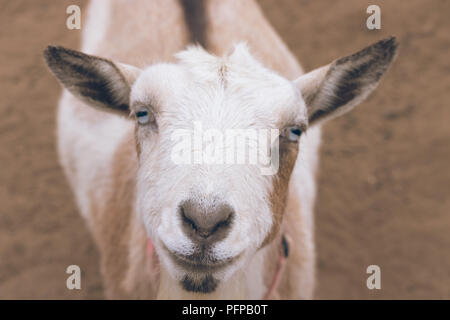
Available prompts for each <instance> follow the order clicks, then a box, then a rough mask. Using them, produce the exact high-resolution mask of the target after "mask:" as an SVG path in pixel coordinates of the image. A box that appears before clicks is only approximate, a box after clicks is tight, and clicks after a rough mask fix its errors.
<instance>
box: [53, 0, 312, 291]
mask: <svg viewBox="0 0 450 320" xmlns="http://www.w3.org/2000/svg"><path fill="white" fill-rule="evenodd" d="M205 12H206V16H207V17H208V24H207V29H206V33H205V41H206V45H207V49H208V50H209V51H211V52H213V53H215V54H217V55H222V54H224V53H225V52H226V51H228V50H229V49H230V48H231V47H232V45H233V44H234V43H236V42H238V41H242V40H244V41H247V43H248V45H249V48H250V50H251V51H252V53H254V54H255V55H256V56H257V57H258V58H259V59H260V60H261V61H262V62H263V63H264V64H265V65H266V66H267V67H269V68H272V69H273V70H275V71H278V72H279V73H280V74H281V75H283V76H284V77H286V78H288V79H294V78H296V77H298V76H299V75H301V74H302V70H301V67H300V66H299V65H298V64H297V62H296V61H295V59H294V57H293V56H292V54H291V53H290V52H289V51H288V49H287V48H286V47H285V45H284V44H283V42H282V41H281V40H280V38H279V37H278V36H277V35H276V33H275V32H274V31H273V29H272V27H271V26H270V25H269V24H268V22H267V21H266V20H265V18H264V17H263V16H262V14H261V12H260V9H259V8H258V7H257V5H256V4H255V3H254V2H253V1H220V0H212V1H206V2H205ZM83 29H84V35H83V44H82V51H84V52H87V53H90V54H95V55H99V56H103V57H107V58H111V59H114V60H116V61H120V62H124V63H129V64H134V65H136V66H138V67H142V66H145V65H148V64H151V63H154V62H162V61H171V60H173V54H175V53H176V52H178V51H180V50H182V49H184V48H185V46H186V45H187V44H188V43H189V41H190V40H191V38H192V34H191V33H190V31H189V28H188V27H187V24H186V22H185V16H184V14H183V9H182V6H180V4H179V1H176V0H165V1H137V0H136V1H108V2H106V1H96V2H93V3H92V4H91V7H90V8H89V16H88V18H87V20H86V23H85V25H84V26H83ZM130 35H132V36H130ZM124 42H125V45H124ZM58 120H59V131H58V138H59V152H60V159H61V163H62V165H63V167H64V170H65V172H66V175H67V176H68V178H69V181H70V184H71V187H72V189H73V190H74V193H75V196H76V201H77V204H78V206H79V208H80V211H81V214H82V216H83V217H84V218H85V219H86V220H87V223H88V225H89V227H90V228H91V230H92V233H93V236H94V239H95V241H96V243H97V245H98V247H99V250H100V253H101V267H102V272H103V275H104V277H105V287H106V292H107V296H108V297H110V298H156V297H158V298H192V297H200V298H202V297H204V296H202V295H198V294H192V293H188V292H185V291H183V290H181V288H179V287H178V286H177V285H176V282H174V281H171V280H170V279H169V278H168V277H169V276H168V275H166V274H165V273H164V272H162V273H161V274H160V275H156V274H155V273H154V269H155V268H154V267H155V266H154V265H152V263H151V261H150V260H149V259H148V257H147V255H146V245H147V235H146V233H145V230H144V227H143V226H142V225H140V223H139V222H138V220H137V218H136V214H135V211H134V201H135V193H134V188H135V185H136V182H135V179H136V170H137V167H138V163H137V157H136V150H135V142H134V132H133V128H134V126H133V124H132V122H131V121H129V120H127V119H123V118H120V117H116V116H114V115H110V114H107V113H105V112H101V111H97V110H95V109H93V108H91V107H89V106H87V105H85V104H83V103H82V102H80V101H79V100H77V99H76V98H74V97H72V96H71V95H70V94H69V93H67V92H65V93H64V94H63V97H62V98H61V101H60V107H59V119H58ZM319 142H320V127H319V126H315V127H313V128H311V129H309V130H308V132H307V134H305V135H303V136H302V138H301V142H300V153H299V156H298V160H297V163H296V166H295V168H294V171H293V173H292V176H291V180H290V187H289V194H288V200H287V207H286V212H285V215H284V218H283V219H284V220H283V224H282V227H281V232H284V233H286V234H288V236H289V237H290V238H292V240H293V241H292V247H291V250H290V256H289V259H288V263H287V267H286V270H285V272H284V273H283V277H282V279H281V283H280V285H279V292H278V293H279V297H280V298H286V299H289V298H291V299H298V298H311V297H312V292H313V287H314V242H313V205H314V198H315V179H314V174H315V169H316V165H317V161H318V146H319ZM278 249H279V241H278V238H276V239H275V240H274V241H272V242H271V243H270V244H268V245H267V246H265V247H264V248H262V249H261V250H259V252H258V254H257V255H256V256H255V257H254V258H253V260H252V262H251V266H248V267H247V270H251V272H249V273H246V272H245V270H244V271H241V272H237V274H236V275H234V276H233V277H232V279H230V280H229V281H228V282H227V283H223V284H221V286H220V287H219V288H218V290H217V291H216V292H214V293H213V294H211V295H210V297H211V298H253V299H258V298H262V297H263V295H264V294H265V292H266V290H267V288H268V285H269V283H270V281H271V280H272V277H273V274H274V272H275V265H276V262H277V259H276V258H275V257H276V255H277V254H278V253H277V252H278V251H277V250H278ZM159 280H161V281H159ZM163 280H164V281H163ZM159 282H161V283H164V285H162V286H161V287H160V286H159Z"/></svg>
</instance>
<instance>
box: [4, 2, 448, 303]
mask: <svg viewBox="0 0 450 320" xmlns="http://www.w3.org/2000/svg"><path fill="white" fill-rule="evenodd" d="M259 2H260V4H261V6H262V7H263V10H264V12H265V13H266V15H267V17H268V19H269V20H270V21H271V22H272V24H273V25H274V26H275V28H276V29H277V30H278V32H279V33H280V35H281V36H282V38H283V39H284V40H285V41H286V42H287V44H288V45H289V47H290V48H291V49H292V50H293V52H294V53H295V54H296V56H297V57H298V59H299V61H300V62H301V63H302V65H303V66H304V68H305V70H311V69H313V68H315V67H318V66H321V65H323V64H326V63H328V62H330V61H331V60H333V59H335V58H337V57H339V56H343V55H346V54H350V53H352V52H354V51H356V50H359V49H361V48H363V47H364V46H366V45H368V44H369V43H371V42H374V41H376V40H379V39H381V38H383V37H385V36H388V35H391V34H393V35H396V36H398V38H399V41H400V45H401V47H400V53H399V56H398V59H397V61H396V62H395V63H394V65H393V67H392V69H391V70H390V71H389V72H388V74H387V76H386V77H385V79H384V81H382V84H381V85H380V87H379V89H378V90H377V91H376V92H375V94H373V95H372V96H371V97H370V98H369V99H368V100H367V101H366V102H364V103H363V104H362V105H361V106H360V107H359V108H358V109H356V110H355V111H353V112H352V113H350V114H348V115H346V116H345V117H342V118H339V119H336V120H334V121H332V122H331V123H329V124H327V125H326V127H325V130H324V136H323V145H322V149H321V166H320V174H319V176H318V180H319V190H318V199H317V204H316V239H317V252H318V260H317V267H318V273H317V278H318V286H317V291H316V292H317V293H316V297H317V298H321V299H356V298H361V299H372V298H375V299H379V298H384V299H400V298H402V299H404V298H413V299H415V298H434V299H442V298H446V299H448V298H450V254H449V248H450V215H449V214H450V197H449V191H450V170H449V163H450V125H449V122H450V106H449V92H450V79H449V74H450V59H449V50H450V36H449V32H450V20H449V19H448V13H449V12H450V1H445V0H429V1H423V0H410V1H408V2H407V3H406V2H404V1H365V0H364V1H363V0H345V1H342V0H341V1H335V0H315V1H312V0H301V1H300V0H281V1H274V0H260V1H259ZM69 4H80V5H81V8H82V10H83V8H85V1H75V0H74V1H67V0H64V1H59V0H58V1H56V0H39V1H31V0H28V1H24V0H15V1H7V0H1V1H0V41H1V49H0V61H1V63H0V93H1V94H0V163H1V167H0V182H1V183H0V203H1V206H0V298H3V299H15V298H25V299H37V298H40V299H48V298H56V299H84V298H90V299H101V298H103V294H102V283H101V277H100V274H99V268H98V254H97V252H96V249H95V247H94V245H93V242H92V240H91V237H90V235H89V233H88V231H87V229H86V227H85V226H84V223H83V221H82V220H81V218H80V217H79V215H78V213H77V210H76V208H75V205H74V201H73V198H72V195H71V192H70V190H69V188H68V185H67V183H66V181H65V178H64V176H63V174H62V170H61V169H60V167H59V165H58V162H57V155H56V148H55V147H56V143H55V139H56V136H55V112H56V103H57V100H58V98H59V95H60V93H61V89H60V87H59V85H58V84H57V82H56V80H55V79H54V78H53V77H52V76H51V75H50V73H49V72H47V70H46V68H45V66H44V62H43V59H42V55H41V52H42V50H43V49H44V48H45V46H46V45H48V44H60V45H64V46H67V47H71V48H78V47H79V41H80V32H79V31H74V30H68V29H67V28H66V27H65V20H66V17H67V15H66V13H65V9H66V7H67V6H68V5H69ZM370 4H378V5H380V6H381V10H382V29H381V30H379V31H369V30H367V29H366V27H365V21H366V17H367V16H368V14H366V8H367V7H368V5H370ZM71 264H77V265H79V266H80V267H81V269H82V271H83V279H82V280H83V281H82V290H80V291H76V290H74V291H69V290H67V289H66V286H65V282H66V278H67V276H68V275H67V274H66V273H65V270H66V267H67V266H68V265H71ZM371 264H376V265H379V266H380V267H381V271H382V289H381V290H373V291H371V290H368V289H367V287H366V278H367V277H368V275H367V274H366V268H367V266H368V265H371Z"/></svg>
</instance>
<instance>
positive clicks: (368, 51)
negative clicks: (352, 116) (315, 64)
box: [295, 37, 397, 124]
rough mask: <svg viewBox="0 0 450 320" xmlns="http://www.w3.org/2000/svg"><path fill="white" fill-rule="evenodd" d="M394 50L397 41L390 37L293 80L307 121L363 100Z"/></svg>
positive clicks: (336, 112) (392, 55) (379, 76)
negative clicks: (300, 95) (298, 90)
mask: <svg viewBox="0 0 450 320" xmlns="http://www.w3.org/2000/svg"><path fill="white" fill-rule="evenodd" d="M396 50H397V41H396V39H395V38H394V37H391V38H388V39H385V40H381V41H379V42H377V43H375V44H373V45H371V46H369V47H367V48H365V49H363V50H361V51H359V52H357V53H355V54H353V55H350V56H347V57H344V58H341V59H338V60H336V61H334V62H333V63H331V64H330V65H327V66H324V67H321V68H318V69H315V70H313V71H311V72H309V73H307V74H305V75H303V76H301V77H300V78H298V79H297V80H295V84H296V85H297V87H298V88H299V89H300V91H301V93H302V96H303V99H304V100H305V103H306V107H307V109H308V118H309V123H310V124H314V123H317V122H319V121H322V120H325V119H330V118H332V117H335V116H338V115H341V114H343V113H345V112H347V111H349V110H351V109H352V108H353V107H354V106H356V105H357V104H358V103H360V102H362V101H363V100H364V99H365V98H366V97H367V96H368V95H369V94H370V93H371V92H372V91H373V90H374V89H375V88H376V87H377V85H378V83H379V81H380V79H381V76H382V75H383V74H384V72H385V71H386V70H387V68H388V67H389V65H390V63H391V62H392V60H393V58H394V57H395V53H396Z"/></svg>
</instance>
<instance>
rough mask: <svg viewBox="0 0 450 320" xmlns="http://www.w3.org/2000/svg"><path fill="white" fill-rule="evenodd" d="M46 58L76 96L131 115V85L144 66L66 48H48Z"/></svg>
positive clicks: (96, 105)
mask: <svg viewBox="0 0 450 320" xmlns="http://www.w3.org/2000/svg"><path fill="white" fill-rule="evenodd" d="M44 57H45V61H46V62H47V65H48V66H49V68H50V70H51V71H52V73H53V74H54V75H55V76H56V78H58V80H59V81H60V82H61V83H62V85H63V86H64V87H65V88H66V89H67V90H69V91H70V92H71V93H72V94H74V95H75V96H76V97H78V98H80V99H82V100H83V101H85V102H87V103H88V104H90V105H92V106H94V107H98V108H100V109H102V110H109V111H114V112H116V113H119V114H121V115H126V116H128V115H129V112H130V106H129V104H130V91H131V86H132V85H133V83H134V81H135V80H136V78H137V77H138V76H139V74H140V72H141V71H140V69H138V68H135V67H132V66H130V65H125V64H119V63H114V62H112V61H110V60H107V59H103V58H99V57H95V56H91V55H87V54H84V53H82V52H79V51H75V50H70V49H66V48H63V47H54V46H49V47H47V49H45V50H44Z"/></svg>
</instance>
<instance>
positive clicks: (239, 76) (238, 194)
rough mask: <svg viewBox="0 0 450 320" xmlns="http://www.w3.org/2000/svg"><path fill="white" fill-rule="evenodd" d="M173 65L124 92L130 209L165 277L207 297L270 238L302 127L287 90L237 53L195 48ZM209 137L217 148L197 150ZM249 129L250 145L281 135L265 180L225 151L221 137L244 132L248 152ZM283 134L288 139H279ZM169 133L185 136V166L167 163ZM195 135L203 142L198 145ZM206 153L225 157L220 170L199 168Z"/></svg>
mask: <svg viewBox="0 0 450 320" xmlns="http://www.w3.org/2000/svg"><path fill="white" fill-rule="evenodd" d="M179 58H180V62H179V63H178V64H176V65H172V64H171V65H168V64H161V65H154V66H151V67H150V68H148V69H146V70H145V71H143V73H142V74H141V76H140V77H139V78H138V79H137V81H136V82H135V84H134V86H133V88H132V92H131V108H132V111H133V113H134V115H135V116H136V130H135V135H136V141H137V150H138V154H139V173H138V188H137V208H138V212H139V214H140V216H141V218H142V221H143V222H144V223H145V225H146V227H147V229H148V230H149V233H150V236H151V238H152V240H153V241H154V243H155V246H157V248H158V249H159V250H158V252H159V254H160V257H161V259H162V260H163V261H164V263H165V265H166V266H167V267H168V269H169V270H170V271H171V274H173V275H174V276H176V277H177V279H179V280H181V282H182V284H183V286H184V287H185V288H186V289H187V290H199V291H205V292H208V291H211V290H213V289H214V288H215V286H216V284H217V283H218V281H219V280H222V279H226V278H227V277H228V276H229V275H231V274H232V273H233V271H234V270H235V269H236V268H238V267H239V266H241V265H242V264H243V263H245V261H247V260H248V259H249V258H250V257H251V256H252V255H253V254H254V253H255V252H256V250H258V248H260V247H261V246H262V245H263V244H266V243H268V242H269V240H270V238H271V237H272V236H273V235H275V234H276V232H277V230H278V227H279V223H280V221H281V216H282V214H283V208H284V202H285V194H286V189H287V185H288V181H289V176H290V173H291V171H292V168H293V165H294V163H295V160H296V157H297V150H298V137H299V136H300V130H303V129H304V128H306V126H307V123H308V118H307V110H306V106H305V104H304V101H303V99H302V97H301V94H300V91H299V89H298V88H297V87H296V86H295V84H294V83H293V82H291V81H288V80H286V79H284V78H282V77H280V76H278V75H276V74H274V73H273V72H270V71H269V70H266V69H264V68H263V67H262V66H260V65H259V64H258V63H257V62H256V61H255V60H254V59H252V58H251V57H250V56H249V54H248V52H247V50H246V49H245V48H244V47H238V48H236V50H235V51H234V53H233V54H232V55H230V56H228V57H226V58H217V57H214V56H211V55H209V54H208V53H206V52H204V51H203V50H200V49H190V50H188V51H186V52H183V53H181V54H179ZM199 127H201V129H202V130H201V132H199V131H200V129H199ZM277 129H278V130H277ZM208 130H215V131H214V132H216V133H218V134H220V135H221V137H222V138H223V139H217V138H218V137H219V136H216V137H215V138H216V139H211V140H209V141H206V140H208V136H207V134H206V132H208ZM233 130H235V131H233ZM241 130H244V131H241ZM252 130H253V131H254V132H255V135H254V137H256V138H257V139H258V138H259V137H260V136H262V137H263V138H264V139H266V140H267V139H269V140H270V137H269V136H270V135H272V136H273V134H274V133H276V132H279V133H280V134H281V137H280V138H279V139H278V136H276V137H275V139H272V141H271V142H272V148H271V149H272V150H271V151H273V152H274V153H277V154H274V155H272V158H274V162H276V160H277V159H275V158H276V157H278V155H280V157H279V160H280V162H279V165H278V166H272V169H273V171H272V172H270V173H266V172H265V171H263V170H262V169H263V168H261V166H258V164H252V163H250V162H249V160H250V159H249V158H250V157H248V158H247V157H246V159H245V160H246V161H244V163H238V158H239V153H245V149H243V147H244V148H245V147H247V151H248V153H249V152H250V151H256V153H258V154H259V153H260V152H262V150H259V149H258V148H257V147H256V148H255V149H252V150H250V146H248V145H245V144H240V143H235V144H234V145H228V148H225V147H224V144H226V141H225V140H226V138H227V137H226V136H227V134H228V135H232V134H233V133H234V132H245V133H246V136H247V137H248V139H249V140H248V141H247V142H249V144H251V143H252V142H254V143H256V144H258V141H250V138H251V131H252ZM287 130H290V131H292V132H289V134H288V135H285V134H284V133H286V132H287ZM177 132H181V133H183V132H186V133H188V136H187V139H188V140H187V143H185V144H182V146H183V147H186V148H189V150H184V151H183V152H184V153H185V156H186V157H187V159H183V160H186V161H185V162H184V163H179V162H177V161H176V159H175V156H176V155H175V153H176V151H177V148H178V147H179V146H180V143H182V142H183V141H185V140H184V139H178V138H177V135H176V133H177ZM209 132H212V131H209ZM189 133H191V134H189ZM202 133H203V134H202ZM194 135H198V136H199V138H200V139H202V140H203V141H202V143H200V146H198V145H196V143H195V141H193V140H194V139H196V138H195V137H194ZM296 135H297V136H296ZM183 138H186V137H184V136H183ZM189 139H190V140H189ZM217 140H221V141H217ZM274 140H275V141H274ZM260 142H261V141H260ZM264 142H267V141H264ZM277 144H278V145H279V148H276V145H277ZM202 146H203V150H198V149H199V148H200V149H202ZM207 148H210V149H214V151H217V152H221V151H224V153H223V156H224V157H223V159H222V160H223V161H222V162H223V163H220V162H221V161H220V159H219V158H218V159H217V161H210V162H207V161H206V160H205V159H204V157H205V155H206V153H207V152H206V150H205V149H207ZM256 149H258V150H256ZM278 150H279V154H278ZM202 151H203V152H202ZM258 151H259V152H258ZM197 152H199V153H201V158H199V159H196V153H197ZM248 153H247V155H249V154H248ZM230 155H231V156H232V159H231V158H230V159H229V160H231V161H228V162H227V161H226V160H227V159H225V158H226V157H227V156H230ZM196 160H197V161H196ZM198 160H199V161H198ZM233 162H234V163H233ZM266 169H268V168H266Z"/></svg>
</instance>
